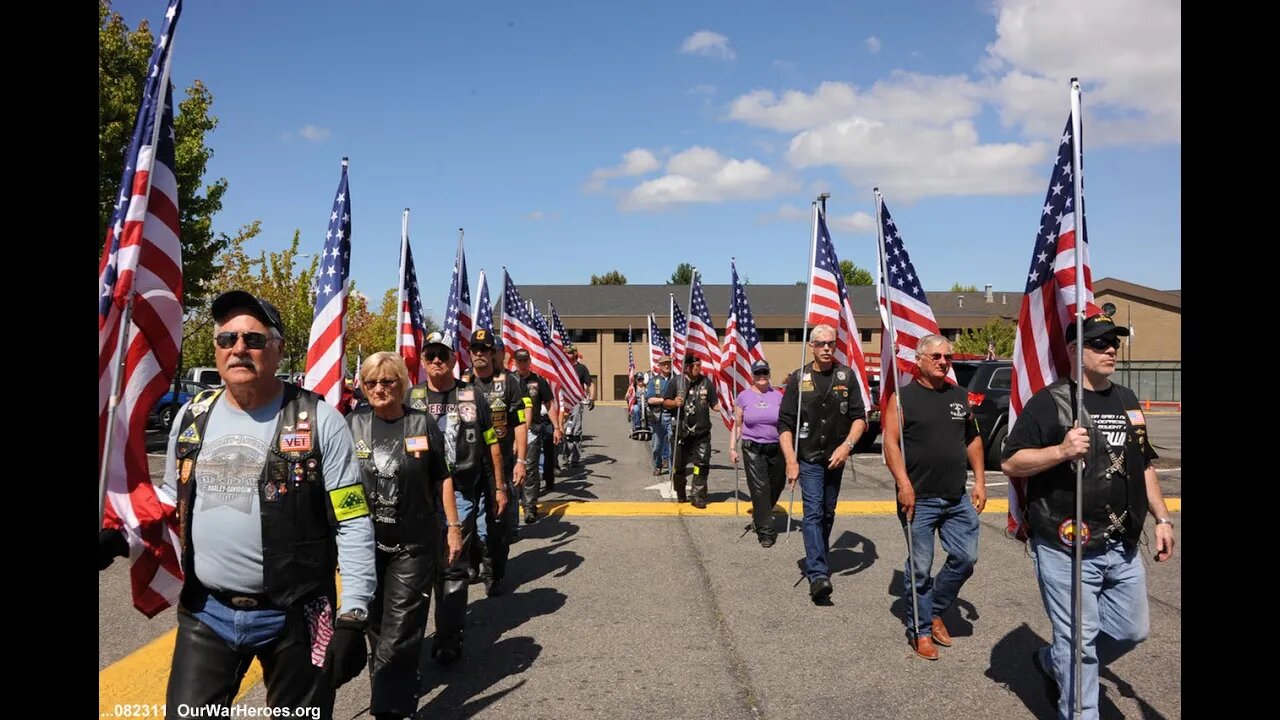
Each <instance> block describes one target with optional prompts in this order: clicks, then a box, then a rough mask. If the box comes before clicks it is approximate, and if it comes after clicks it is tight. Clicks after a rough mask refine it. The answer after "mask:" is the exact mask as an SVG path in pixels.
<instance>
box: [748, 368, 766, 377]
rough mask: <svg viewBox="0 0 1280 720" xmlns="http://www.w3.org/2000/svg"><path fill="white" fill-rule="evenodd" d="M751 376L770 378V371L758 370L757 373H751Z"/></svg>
mask: <svg viewBox="0 0 1280 720" xmlns="http://www.w3.org/2000/svg"><path fill="white" fill-rule="evenodd" d="M751 375H752V376H753V377H768V376H769V371H768V370H757V371H756V372H753V373H751Z"/></svg>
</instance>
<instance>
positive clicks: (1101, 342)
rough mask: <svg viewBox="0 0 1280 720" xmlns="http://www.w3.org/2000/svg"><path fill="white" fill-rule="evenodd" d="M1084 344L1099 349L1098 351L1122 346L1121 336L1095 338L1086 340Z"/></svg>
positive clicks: (1116, 348)
mask: <svg viewBox="0 0 1280 720" xmlns="http://www.w3.org/2000/svg"><path fill="white" fill-rule="evenodd" d="M1084 344H1085V345H1086V346H1087V347H1089V348H1091V349H1093V350H1097V351H1098V352H1106V351H1107V350H1108V349H1111V350H1118V349H1119V348H1120V338H1118V337H1113V338H1104V337H1100V338H1093V339H1091V340H1086V341H1085V342H1084Z"/></svg>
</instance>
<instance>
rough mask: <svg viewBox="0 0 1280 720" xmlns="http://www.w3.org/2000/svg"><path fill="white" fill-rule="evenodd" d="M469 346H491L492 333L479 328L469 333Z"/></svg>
mask: <svg viewBox="0 0 1280 720" xmlns="http://www.w3.org/2000/svg"><path fill="white" fill-rule="evenodd" d="M471 347H473V348H491V347H493V333H491V332H489V331H488V330H485V329H484V328H480V329H479V330H476V331H475V332H473V333H471Z"/></svg>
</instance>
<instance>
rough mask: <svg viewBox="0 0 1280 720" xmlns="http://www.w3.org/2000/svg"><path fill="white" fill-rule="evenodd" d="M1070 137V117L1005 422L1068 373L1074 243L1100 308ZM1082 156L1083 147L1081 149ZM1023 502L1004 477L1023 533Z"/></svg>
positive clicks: (1013, 528)
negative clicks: (1079, 227)
mask: <svg viewBox="0 0 1280 720" xmlns="http://www.w3.org/2000/svg"><path fill="white" fill-rule="evenodd" d="M1073 150H1074V147H1073V138H1072V134H1071V117H1070V115H1068V117H1067V128H1066V130H1064V131H1063V133H1062V138H1061V141H1060V142H1059V143H1058V158H1057V161H1056V162H1055V163H1054V165H1053V172H1052V173H1051V174H1050V175H1049V191H1048V193H1047V194H1046V195H1045V199H1044V207H1043V208H1042V209H1041V212H1040V232H1038V233H1036V244H1035V249H1034V250H1033V251H1032V253H1031V269H1030V270H1029V271H1028V272H1027V289H1026V294H1024V295H1023V296H1022V307H1021V309H1020V310H1019V311H1018V336H1017V338H1016V339H1015V340H1014V343H1013V380H1012V383H1013V387H1012V389H1011V391H1010V395H1009V427H1013V423H1014V421H1015V420H1017V418H1018V413H1020V412H1022V408H1023V406H1025V405H1026V404H1027V401H1028V400H1030V399H1031V396H1032V395H1034V394H1035V393H1036V392H1037V391H1039V390H1040V389H1041V388H1043V387H1045V386H1046V385H1048V384H1049V383H1052V382H1053V381H1054V380H1057V379H1058V378H1059V377H1065V376H1068V375H1070V374H1071V360H1072V358H1070V357H1069V356H1068V354H1067V343H1066V339H1065V337H1064V336H1063V333H1064V332H1065V330H1066V326H1067V323H1069V322H1073V321H1074V320H1073V319H1074V317H1075V312H1076V302H1077V300H1078V298H1076V248H1077V247H1079V248H1080V251H1081V252H1082V253H1083V257H1082V258H1081V259H1082V260H1083V267H1084V298H1083V300H1084V303H1085V314H1086V315H1093V314H1095V313H1097V312H1100V310H1099V309H1098V308H1097V306H1095V305H1094V304H1093V275H1092V273H1091V272H1090V270H1089V243H1088V238H1087V237H1085V235H1086V234H1087V231H1088V228H1087V227H1086V228H1084V229H1085V232H1084V233H1081V236H1082V237H1081V238H1080V239H1081V240H1082V242H1079V243H1077V236H1076V218H1075V208H1074V206H1073V203H1074V202H1075V185H1074V182H1073V179H1072V175H1071V172H1072V165H1073V162H1074V161H1073V157H1072V156H1073ZM1081 156H1082V157H1083V151H1082V152H1081ZM1025 505H1026V479H1025V478H1009V517H1008V529H1009V532H1011V533H1013V534H1014V536H1015V537H1018V538H1019V539H1024V540H1025V539H1026V537H1027V532H1026V531H1027V528H1026V525H1025V523H1024V522H1023V518H1022V508H1023V506H1025Z"/></svg>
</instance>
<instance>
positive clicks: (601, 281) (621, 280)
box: [591, 270, 627, 285]
mask: <svg viewBox="0 0 1280 720" xmlns="http://www.w3.org/2000/svg"><path fill="white" fill-rule="evenodd" d="M591 284H592V285H626V284H627V276H626V275H623V274H622V273H620V272H618V271H617V270H610V271H609V272H607V273H605V274H604V275H592V276H591Z"/></svg>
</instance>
